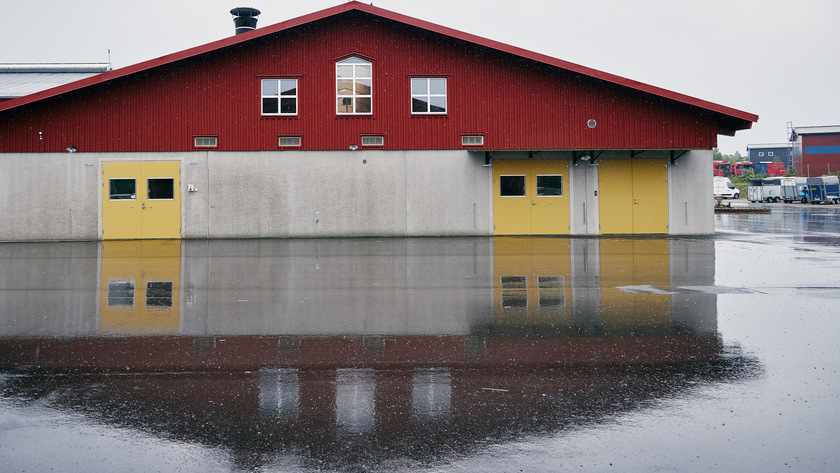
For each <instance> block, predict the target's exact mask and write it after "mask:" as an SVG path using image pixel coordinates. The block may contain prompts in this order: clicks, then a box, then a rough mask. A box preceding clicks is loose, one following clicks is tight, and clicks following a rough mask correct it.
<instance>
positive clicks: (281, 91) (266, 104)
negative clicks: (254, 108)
mask: <svg viewBox="0 0 840 473" xmlns="http://www.w3.org/2000/svg"><path fill="white" fill-rule="evenodd" d="M297 113H298V81H297V79H263V80H262V114H263V115H297Z"/></svg>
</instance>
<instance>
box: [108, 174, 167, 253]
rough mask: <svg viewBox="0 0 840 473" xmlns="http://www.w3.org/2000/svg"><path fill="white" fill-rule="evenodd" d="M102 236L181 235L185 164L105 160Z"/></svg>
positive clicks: (133, 237)
mask: <svg viewBox="0 0 840 473" xmlns="http://www.w3.org/2000/svg"><path fill="white" fill-rule="evenodd" d="M102 187H103V189H102V239H103V240H129V239H172V238H181V163H180V162H178V161H145V162H106V163H102Z"/></svg>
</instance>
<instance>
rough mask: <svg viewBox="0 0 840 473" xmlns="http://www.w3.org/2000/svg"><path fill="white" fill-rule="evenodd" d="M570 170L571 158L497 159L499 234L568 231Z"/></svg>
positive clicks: (495, 214)
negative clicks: (566, 159)
mask: <svg viewBox="0 0 840 473" xmlns="http://www.w3.org/2000/svg"><path fill="white" fill-rule="evenodd" d="M568 171H569V164H568V162H567V161H560V160H548V159H510V160H494V162H493V192H494V198H493V209H494V211H493V222H494V225H495V234H496V235H565V234H568V233H569V199H568V197H567V194H568V190H567V189H568V186H569V181H568Z"/></svg>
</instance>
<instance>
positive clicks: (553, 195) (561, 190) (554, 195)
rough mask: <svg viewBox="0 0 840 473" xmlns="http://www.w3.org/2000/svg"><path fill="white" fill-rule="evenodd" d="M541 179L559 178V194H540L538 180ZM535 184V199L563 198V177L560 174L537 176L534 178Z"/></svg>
mask: <svg viewBox="0 0 840 473" xmlns="http://www.w3.org/2000/svg"><path fill="white" fill-rule="evenodd" d="M541 177H559V178H560V193H559V194H540V178H541ZM535 183H536V185H537V191H536V197H563V190H564V189H563V175H562V174H537V175H536V176H535Z"/></svg>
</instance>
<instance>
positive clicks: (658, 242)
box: [599, 239, 671, 332]
mask: <svg viewBox="0 0 840 473" xmlns="http://www.w3.org/2000/svg"><path fill="white" fill-rule="evenodd" d="M599 246H600V261H601V317H602V322H603V326H604V329H605V330H606V331H610V330H615V331H617V332H626V331H627V330H631V329H632V330H656V329H658V328H669V326H670V321H671V314H670V301H671V294H670V293H669V287H670V285H669V269H668V264H669V254H668V241H667V240H662V239H655V240H654V239H651V240H648V239H633V240H613V239H604V240H601V241H600V245H599Z"/></svg>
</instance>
